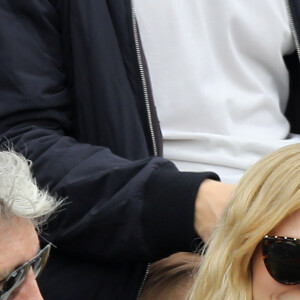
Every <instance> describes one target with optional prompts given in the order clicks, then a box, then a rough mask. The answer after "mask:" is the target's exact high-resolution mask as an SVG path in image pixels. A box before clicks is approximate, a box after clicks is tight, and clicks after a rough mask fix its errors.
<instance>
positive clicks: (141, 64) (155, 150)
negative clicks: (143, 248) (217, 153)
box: [130, 0, 158, 300]
mask: <svg viewBox="0 0 300 300" xmlns="http://www.w3.org/2000/svg"><path fill="white" fill-rule="evenodd" d="M130 1H131V13H132V24H133V34H134V41H135V48H136V54H137V60H138V65H139V70H140V75H141V80H142V85H143V92H144V100H145V104H146V110H147V117H148V124H149V128H150V134H151V140H152V147H153V153H154V155H155V156H157V155H158V150H157V144H156V139H155V133H154V128H153V122H152V113H151V108H150V102H149V94H148V87H147V82H146V77H145V71H144V66H143V62H142V55H141V46H140V43H139V38H138V28H137V21H136V15H135V9H134V0H130ZM149 270H150V263H148V265H147V268H146V271H145V275H144V278H143V280H142V282H141V285H140V288H139V290H138V294H137V297H136V300H139V299H140V297H141V294H142V291H143V289H144V286H145V283H146V281H147V278H148V275H149Z"/></svg>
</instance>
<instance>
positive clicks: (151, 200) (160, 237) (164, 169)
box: [143, 163, 219, 260]
mask: <svg viewBox="0 0 300 300" xmlns="http://www.w3.org/2000/svg"><path fill="white" fill-rule="evenodd" d="M208 178H209V179H214V180H219V177H218V175H216V174H215V173H211V172H203V173H192V172H180V171H178V170H177V169H176V168H175V167H174V165H173V164H172V163H169V164H165V165H163V166H160V167H159V168H158V169H157V170H155V171H154V172H153V174H152V175H151V177H150V179H149V181H148V183H147V186H146V191H145V203H144V209H143V225H144V233H145V239H146V243H147V244H148V247H149V251H150V253H151V254H152V255H153V260H157V259H160V258H163V257H166V256H168V255H170V254H172V253H175V252H180V251H192V250H194V249H192V245H193V241H194V240H195V239H198V238H199V236H198V235H197V234H196V232H195V229H194V211H195V200H196V195H197V193H198V189H199V186H200V184H201V183H202V182H203V181H204V180H205V179H208Z"/></svg>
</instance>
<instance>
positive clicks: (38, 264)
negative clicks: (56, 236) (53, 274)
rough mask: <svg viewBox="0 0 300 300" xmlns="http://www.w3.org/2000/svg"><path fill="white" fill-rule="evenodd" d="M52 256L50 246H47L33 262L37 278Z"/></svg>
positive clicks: (32, 265)
mask: <svg viewBox="0 0 300 300" xmlns="http://www.w3.org/2000/svg"><path fill="white" fill-rule="evenodd" d="M49 254H50V245H48V246H46V247H45V248H44V249H43V250H41V252H40V253H39V255H38V256H37V257H36V258H35V259H34V260H33V261H32V263H31V267H32V269H33V272H34V275H35V277H37V276H38V275H39V274H40V273H41V272H42V271H43V269H44V267H45V265H46V263H47V260H48V257H49Z"/></svg>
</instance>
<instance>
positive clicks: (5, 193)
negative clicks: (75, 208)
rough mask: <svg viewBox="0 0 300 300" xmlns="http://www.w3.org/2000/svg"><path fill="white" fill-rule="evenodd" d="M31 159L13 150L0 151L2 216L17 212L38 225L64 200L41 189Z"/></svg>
mask: <svg viewBox="0 0 300 300" xmlns="http://www.w3.org/2000/svg"><path fill="white" fill-rule="evenodd" d="M31 165H32V163H31V162H30V161H29V160H27V159H26V158H25V157H24V156H22V155H21V154H18V153H16V152H14V151H13V150H6V151H0V218H1V217H12V216H17V217H20V218H23V219H28V220H29V221H31V222H32V223H33V224H34V225H35V226H36V227H37V229H38V227H39V226H40V225H42V224H43V223H44V222H45V221H46V220H47V219H48V217H49V216H50V215H51V214H52V213H53V212H54V211H55V210H56V209H57V207H58V206H59V205H60V204H61V200H57V199H55V198H54V197H52V196H50V195H49V193H48V192H47V191H46V190H41V189H39V187H38V185H37V183H36V180H35V179H34V178H33V176H32V172H31Z"/></svg>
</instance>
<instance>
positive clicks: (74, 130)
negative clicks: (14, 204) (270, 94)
mask: <svg viewBox="0 0 300 300" xmlns="http://www.w3.org/2000/svg"><path fill="white" fill-rule="evenodd" d="M290 2H292V1H290ZM295 3H296V1H295ZM291 5H292V6H293V10H292V12H293V14H294V15H295V19H296V20H298V10H299V9H298V7H294V5H295V6H298V4H294V2H293V3H291ZM297 25H298V22H295V28H297ZM297 29H298V28H297ZM139 48H140V45H139V38H138V30H137V27H136V24H135V19H134V12H133V9H132V3H131V1H130V0H106V1H104V0H97V1H96V0H56V1H54V0H52V1H50V0H26V1H25V0H1V1H0V134H1V141H2V143H3V144H5V143H7V141H9V142H10V143H12V144H13V145H14V147H15V149H16V150H18V151H20V152H22V153H23V154H24V155H26V157H28V158H29V159H30V160H32V161H33V167H34V175H35V176H36V177H37V180H38V182H39V184H40V185H41V186H42V187H48V188H49V190H50V191H51V192H52V193H55V194H57V195H60V196H62V197H67V201H66V202H67V205H65V207H64V208H63V209H62V210H61V212H60V213H59V214H58V216H57V217H56V218H55V219H54V220H53V221H52V222H50V224H49V226H48V227H47V228H46V229H45V233H44V235H45V237H46V238H47V239H48V240H50V241H52V242H53V243H54V244H55V245H56V246H57V249H54V251H53V253H52V255H51V258H50V262H49V265H48V266H47V268H46V269H45V271H44V273H43V275H42V277H41V279H40V285H41V289H42V292H43V294H44V297H45V299H47V300H54V299H55V300H57V299H64V300H77V299H78V300H79V299H80V300H81V299H86V300H93V299H101V300H106V299H108V300H110V299H126V300H130V299H136V298H137V295H138V291H139V289H140V286H141V285H142V281H143V279H144V275H145V271H146V269H147V265H148V263H149V262H152V261H154V260H157V259H159V258H162V257H165V256H167V255H169V254H172V253H174V252H177V251H190V250H192V248H193V241H194V239H195V238H196V237H197V236H196V234H195V232H194V226H193V222H194V201H195V196H196V193H197V191H198V187H199V185H200V184H201V182H202V181H203V180H204V179H206V178H214V179H216V180H217V179H218V177H217V175H215V174H213V173H199V174H198V173H183V172H179V171H178V170H177V169H176V167H175V166H174V165H173V164H172V163H171V162H169V161H167V160H165V159H163V158H161V147H160V146H161V137H160V130H159V123H158V120H157V116H156V113H155V106H154V104H153V102H152V101H151V89H150V87H149V82H148V81H147V76H144V75H145V74H146V73H147V70H146V64H145V63H144V57H143V53H142V51H137V50H139ZM286 61H287V64H288V65H289V67H290V68H291V69H292V72H291V84H292V86H291V100H290V101H289V106H288V109H287V115H288V117H289V119H290V120H291V125H292V130H293V131H294V132H300V124H299V117H298V114H296V112H298V111H299V107H298V106H299V104H298V102H299V101H298V102H297V101H294V100H292V99H296V98H297V97H298V98H299V93H298V90H297V89H298V86H299V84H297V83H298V80H299V76H298V69H299V63H298V57H297V54H294V55H291V56H290V57H287V58H286ZM141 68H142V69H141Z"/></svg>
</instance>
